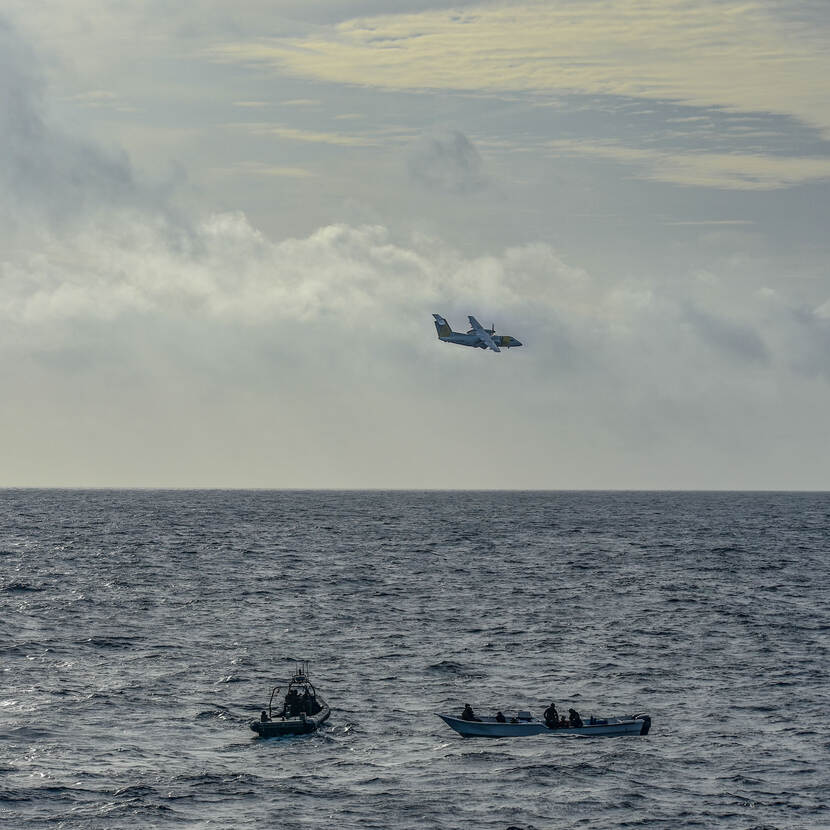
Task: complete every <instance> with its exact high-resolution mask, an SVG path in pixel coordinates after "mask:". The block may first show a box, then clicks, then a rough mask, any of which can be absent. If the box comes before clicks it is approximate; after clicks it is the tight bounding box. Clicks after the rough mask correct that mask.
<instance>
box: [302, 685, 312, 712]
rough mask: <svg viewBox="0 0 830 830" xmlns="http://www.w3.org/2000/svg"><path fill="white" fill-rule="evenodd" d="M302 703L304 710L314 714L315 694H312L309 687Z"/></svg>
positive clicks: (304, 693)
mask: <svg viewBox="0 0 830 830" xmlns="http://www.w3.org/2000/svg"><path fill="white" fill-rule="evenodd" d="M302 704H303V712H305V713H306V714H307V715H313V714H314V696H313V695H312V694H311V692H309V690H308V689H306V690H305V691H304V692H303V699H302Z"/></svg>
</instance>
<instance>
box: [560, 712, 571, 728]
mask: <svg viewBox="0 0 830 830" xmlns="http://www.w3.org/2000/svg"><path fill="white" fill-rule="evenodd" d="M568 726H569V724H568V719H567V718H566V717H565V716H564V715H562V717H561V718H559V728H560V729H567V728H568Z"/></svg>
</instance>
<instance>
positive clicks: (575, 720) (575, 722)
mask: <svg viewBox="0 0 830 830" xmlns="http://www.w3.org/2000/svg"><path fill="white" fill-rule="evenodd" d="M568 715H570V720H571V726H574V727H579V726H582V725H583V723H582V718H581V717H579V712H577V711H576V709H568Z"/></svg>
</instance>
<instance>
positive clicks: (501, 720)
mask: <svg viewBox="0 0 830 830" xmlns="http://www.w3.org/2000/svg"><path fill="white" fill-rule="evenodd" d="M496 720H497V721H498V722H499V723H507V718H506V717H505V716H504V715H503V714H502V713H501V712H496Z"/></svg>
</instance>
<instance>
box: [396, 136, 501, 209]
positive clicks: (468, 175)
mask: <svg viewBox="0 0 830 830" xmlns="http://www.w3.org/2000/svg"><path fill="white" fill-rule="evenodd" d="M408 167H409V173H410V175H411V176H412V178H413V179H414V180H415V181H417V182H419V183H420V184H422V185H424V186H426V187H428V188H429V189H431V190H438V191H442V192H444V193H461V194H463V193H475V192H476V191H479V190H481V189H483V188H484V187H486V186H487V177H486V176H485V174H484V165H483V164H482V161H481V156H480V155H479V152H478V150H476V148H475V146H474V145H473V143H472V142H471V141H470V139H469V138H467V136H465V135H464V134H463V133H460V132H453V133H450V134H444V135H431V136H424V137H422V138H421V139H420V140H419V141H418V142H417V143H416V144H415V145H414V146H413V147H412V149H411V150H410V155H409V160H408Z"/></svg>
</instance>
